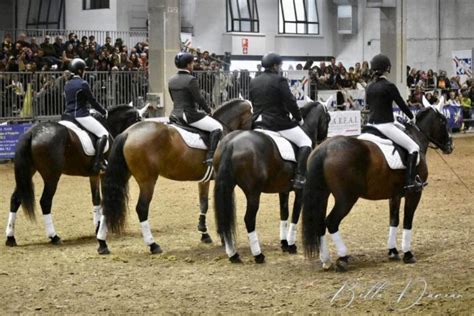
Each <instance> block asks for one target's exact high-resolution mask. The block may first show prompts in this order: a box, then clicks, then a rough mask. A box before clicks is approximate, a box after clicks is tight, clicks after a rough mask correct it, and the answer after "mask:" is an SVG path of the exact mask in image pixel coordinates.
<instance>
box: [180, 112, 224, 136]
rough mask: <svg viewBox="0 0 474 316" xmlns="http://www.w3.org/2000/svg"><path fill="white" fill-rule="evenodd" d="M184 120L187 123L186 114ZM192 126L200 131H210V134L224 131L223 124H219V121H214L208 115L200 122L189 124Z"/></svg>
mask: <svg viewBox="0 0 474 316" xmlns="http://www.w3.org/2000/svg"><path fill="white" fill-rule="evenodd" d="M183 119H184V120H185V121H186V122H187V121H188V120H187V119H186V114H184V113H183ZM189 125H190V126H192V127H196V128H199V129H200V130H203V131H208V132H212V131H215V130H217V129H218V130H221V131H222V130H223V127H222V125H221V123H219V122H218V121H217V120H215V119H213V118H212V117H210V116H208V115H206V116H205V117H203V118H202V119H200V120H199V121H196V122H194V123H190V124H189Z"/></svg>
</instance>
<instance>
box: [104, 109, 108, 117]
mask: <svg viewBox="0 0 474 316" xmlns="http://www.w3.org/2000/svg"><path fill="white" fill-rule="evenodd" d="M108 117H109V111H107V110H105V115H104V118H105V119H107V118H108Z"/></svg>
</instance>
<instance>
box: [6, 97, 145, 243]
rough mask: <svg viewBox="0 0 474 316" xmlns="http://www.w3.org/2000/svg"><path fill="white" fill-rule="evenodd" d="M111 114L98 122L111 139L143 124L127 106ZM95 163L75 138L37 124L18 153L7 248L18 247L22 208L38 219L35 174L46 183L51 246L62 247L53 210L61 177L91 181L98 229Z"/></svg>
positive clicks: (49, 125)
mask: <svg viewBox="0 0 474 316" xmlns="http://www.w3.org/2000/svg"><path fill="white" fill-rule="evenodd" d="M108 113H109V115H108V118H107V119H106V120H104V119H103V118H102V117H101V116H100V114H97V116H96V118H97V119H98V120H99V121H101V123H102V124H103V125H104V126H105V127H106V128H107V130H108V131H109V132H110V135H111V136H112V137H115V136H116V135H118V134H119V133H120V132H121V131H123V130H125V129H126V128H127V127H129V126H130V125H132V124H134V123H136V122H138V121H140V120H141V116H140V113H139V112H138V111H137V110H136V109H135V108H133V107H130V106H128V105H120V106H116V107H114V108H111V109H110V110H109V112H108ZM107 154H108V153H106V155H107ZM93 163H94V157H93V156H92V157H91V156H86V155H85V153H84V151H83V149H82V145H81V142H80V140H79V138H78V137H77V136H76V134H75V133H74V132H72V131H70V130H69V129H68V128H66V127H65V126H63V125H61V124H59V123H58V122H43V123H39V124H36V125H34V126H33V127H32V128H31V129H30V130H28V131H27V132H26V133H25V134H23V135H22V137H21V138H20V140H19V142H18V145H17V147H16V151H15V167H14V168H15V182H16V187H15V190H14V192H13V194H12V196H11V202H10V214H9V218H8V224H7V233H6V235H7V240H6V243H5V244H6V245H7V246H11V247H13V246H16V245H17V243H16V240H15V236H14V227H15V221H16V213H17V211H18V208H19V207H20V205H21V206H22V208H23V209H24V210H25V212H26V215H27V216H28V217H29V218H30V219H31V220H33V219H34V218H35V194H34V186H33V181H32V178H33V175H34V174H35V173H36V171H38V173H39V174H40V175H41V177H42V179H43V182H44V188H43V193H42V195H41V200H40V205H41V210H42V213H43V217H44V220H45V226H46V233H47V235H48V237H49V238H50V239H51V243H52V244H54V245H58V244H60V243H61V238H60V237H59V236H58V235H57V234H56V231H55V229H54V225H53V221H52V217H51V206H52V202H53V197H54V194H55V192H56V188H57V185H58V182H59V179H60V177H61V175H62V174H66V175H72V176H83V177H89V181H90V188H91V193H92V204H93V205H94V207H93V212H94V224H95V226H96V229H97V228H98V220H99V219H100V213H101V206H100V203H101V197H100V177H99V175H98V174H93V173H92V171H91V170H92V165H93Z"/></svg>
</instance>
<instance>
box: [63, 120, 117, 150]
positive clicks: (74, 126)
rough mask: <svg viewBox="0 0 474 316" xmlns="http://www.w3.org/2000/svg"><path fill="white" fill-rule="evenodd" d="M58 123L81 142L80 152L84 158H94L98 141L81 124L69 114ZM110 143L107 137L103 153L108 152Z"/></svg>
mask: <svg viewBox="0 0 474 316" xmlns="http://www.w3.org/2000/svg"><path fill="white" fill-rule="evenodd" d="M58 123H59V124H61V125H63V126H65V127H66V128H67V129H69V130H70V131H72V132H73V133H74V134H76V136H77V137H78V138H79V141H80V142H81V145H82V150H83V151H84V154H85V155H86V156H91V157H92V156H95V143H97V139H98V137H97V136H96V135H95V134H93V133H91V132H89V131H88V130H87V129H85V128H84V127H83V126H82V125H81V123H79V122H78V121H77V120H76V119H75V118H74V117H73V116H71V115H69V114H63V115H61V120H60V121H59V122H58ZM111 141H112V139H111V137H110V136H109V141H108V142H107V145H106V146H105V148H104V152H107V151H108V150H109V144H110V143H111Z"/></svg>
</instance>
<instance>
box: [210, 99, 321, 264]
mask: <svg viewBox="0 0 474 316" xmlns="http://www.w3.org/2000/svg"><path fill="white" fill-rule="evenodd" d="M301 114H302V116H303V118H304V125H303V127H302V128H303V130H304V131H305V132H306V134H308V136H309V137H310V138H311V140H312V142H313V147H314V146H315V145H316V144H317V143H319V142H321V141H322V140H324V139H325V138H326V137H327V133H328V126H329V121H330V116H329V114H328V112H327V108H326V107H325V106H324V105H322V104H320V103H318V102H311V103H307V104H306V105H305V106H304V107H303V108H302V109H301ZM214 157H215V158H214V168H215V170H216V183H215V187H214V202H215V211H216V213H215V214H216V225H217V231H218V233H219V234H220V235H221V236H222V237H223V238H224V243H225V246H226V252H227V255H228V256H229V260H230V261H231V262H233V263H238V262H241V259H240V257H239V254H238V253H237V252H236V250H235V246H234V232H235V204H234V188H235V186H236V185H238V186H239V187H240V188H241V189H242V191H243V192H244V194H245V196H246V199H247V210H246V212H245V226H246V228H247V233H248V234H249V239H250V247H251V250H252V254H253V255H254V258H255V261H256V262H257V263H263V262H264V261H265V256H264V255H263V253H262V252H261V250H260V245H259V243H258V239H257V236H256V232H255V222H256V217H257V212H258V208H259V204H260V195H261V194H262V193H279V197H280V219H281V223H280V240H281V244H282V249H283V250H284V251H285V250H286V251H289V252H290V253H296V245H294V242H295V240H296V224H297V222H298V219H299V215H300V210H301V202H302V190H296V192H295V202H294V207H293V215H292V223H291V224H290V227H289V228H288V227H286V225H285V224H286V223H287V222H286V221H287V219H288V196H289V192H290V191H291V190H292V189H293V188H292V187H293V183H292V179H293V176H294V173H295V165H296V164H295V163H294V162H289V161H285V160H283V159H282V158H281V156H280V153H279V152H278V149H277V147H276V145H275V144H274V142H273V141H272V140H271V139H270V137H269V136H267V135H265V134H263V133H260V132H257V131H235V132H232V133H230V134H229V135H227V136H226V137H224V138H223V139H222V141H221V143H220V144H219V146H218V148H217V150H216V154H215V156H214ZM287 236H288V237H289V238H288V240H287Z"/></svg>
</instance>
